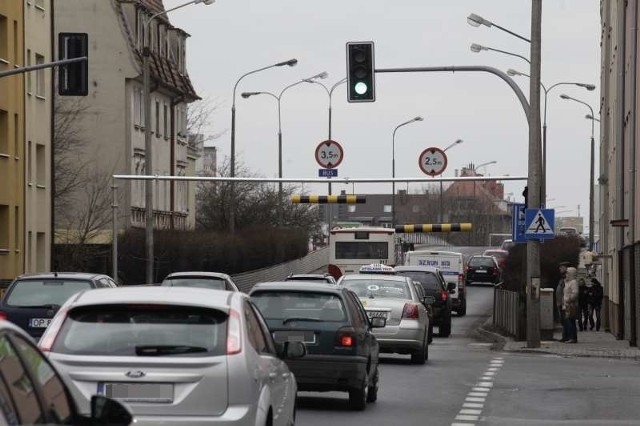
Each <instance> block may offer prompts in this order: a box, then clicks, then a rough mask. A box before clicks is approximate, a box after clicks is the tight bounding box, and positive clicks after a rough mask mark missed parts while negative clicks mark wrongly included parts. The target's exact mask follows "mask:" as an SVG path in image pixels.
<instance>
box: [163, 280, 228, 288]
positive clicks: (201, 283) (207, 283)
mask: <svg viewBox="0 0 640 426" xmlns="http://www.w3.org/2000/svg"><path fill="white" fill-rule="evenodd" d="M162 285H163V286H169V287H193V288H208V289H213V290H226V289H227V286H226V281H225V280H223V279H220V278H214V277H180V278H167V279H165V280H164V281H163V282H162Z"/></svg>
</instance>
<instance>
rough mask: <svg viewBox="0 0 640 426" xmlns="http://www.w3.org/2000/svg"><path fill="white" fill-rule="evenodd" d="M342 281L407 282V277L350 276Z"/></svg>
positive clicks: (343, 277) (345, 276) (346, 276)
mask: <svg viewBox="0 0 640 426" xmlns="http://www.w3.org/2000/svg"><path fill="white" fill-rule="evenodd" d="M341 280H349V281H352V280H384V281H399V282H407V277H405V276H404V275H391V274H348V275H343V276H342V277H341Z"/></svg>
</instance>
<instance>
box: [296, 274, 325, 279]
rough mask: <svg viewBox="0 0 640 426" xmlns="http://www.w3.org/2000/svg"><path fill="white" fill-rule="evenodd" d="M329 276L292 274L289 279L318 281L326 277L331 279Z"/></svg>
mask: <svg viewBox="0 0 640 426" xmlns="http://www.w3.org/2000/svg"><path fill="white" fill-rule="evenodd" d="M329 276H330V275H329V274H291V275H289V276H288V277H287V278H288V279H294V278H318V279H323V278H326V277H329Z"/></svg>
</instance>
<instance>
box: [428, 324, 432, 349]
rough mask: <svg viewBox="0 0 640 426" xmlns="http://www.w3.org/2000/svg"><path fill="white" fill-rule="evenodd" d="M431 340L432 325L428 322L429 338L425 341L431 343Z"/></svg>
mask: <svg viewBox="0 0 640 426" xmlns="http://www.w3.org/2000/svg"><path fill="white" fill-rule="evenodd" d="M431 342H433V325H432V324H431V323H429V338H428V339H427V343H429V344H431Z"/></svg>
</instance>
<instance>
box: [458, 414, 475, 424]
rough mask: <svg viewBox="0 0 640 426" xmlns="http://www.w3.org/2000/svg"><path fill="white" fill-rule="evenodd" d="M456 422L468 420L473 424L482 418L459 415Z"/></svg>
mask: <svg viewBox="0 0 640 426" xmlns="http://www.w3.org/2000/svg"><path fill="white" fill-rule="evenodd" d="M456 420H468V421H472V422H477V421H478V420H480V416H468V415H465V414H459V415H457V416H456Z"/></svg>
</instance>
